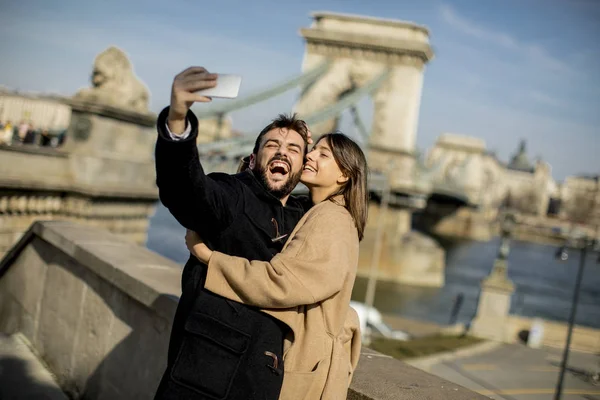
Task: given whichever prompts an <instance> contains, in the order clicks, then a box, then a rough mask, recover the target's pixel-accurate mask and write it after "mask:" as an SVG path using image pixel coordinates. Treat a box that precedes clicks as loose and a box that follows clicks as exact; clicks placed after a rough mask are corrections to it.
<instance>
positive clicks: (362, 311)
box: [350, 301, 410, 340]
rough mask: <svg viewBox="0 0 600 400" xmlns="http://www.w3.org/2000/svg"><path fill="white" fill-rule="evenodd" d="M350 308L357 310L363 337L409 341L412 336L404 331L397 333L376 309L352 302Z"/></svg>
mask: <svg viewBox="0 0 600 400" xmlns="http://www.w3.org/2000/svg"><path fill="white" fill-rule="evenodd" d="M350 307H352V308H354V309H355V310H356V313H357V314H358V319H359V320H360V331H361V333H362V337H363V338H364V337H366V336H371V337H384V338H388V339H395V340H408V339H410V335H409V334H408V333H406V332H403V331H397V330H394V329H392V328H390V327H389V326H388V325H387V324H386V323H385V322H383V317H382V316H381V313H380V312H379V311H378V310H377V309H376V308H375V307H369V306H367V305H366V304H364V303H359V302H357V301H351V302H350Z"/></svg>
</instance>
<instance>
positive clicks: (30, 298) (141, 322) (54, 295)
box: [0, 221, 485, 400]
mask: <svg viewBox="0 0 600 400" xmlns="http://www.w3.org/2000/svg"><path fill="white" fill-rule="evenodd" d="M180 279H181V268H180V267H179V266H178V265H176V264H174V263H173V262H171V261H169V260H167V259H165V258H163V257H161V256H159V255H157V254H155V253H153V252H151V251H149V250H147V249H145V248H142V247H140V246H136V245H134V244H132V243H126V242H122V241H121V240H120V239H119V237H118V236H116V235H114V234H111V233H108V232H106V231H104V230H100V229H96V228H92V227H86V226H82V225H80V224H76V223H71V222H57V221H53V222H39V223H36V224H34V225H33V226H32V227H31V228H30V229H29V230H28V231H27V233H26V234H25V235H24V236H23V237H22V238H21V240H20V241H19V243H18V244H16V245H15V246H14V247H13V248H12V249H11V251H10V252H9V253H8V254H7V256H6V257H5V258H4V259H3V260H2V262H1V263H0V332H2V333H7V334H12V333H15V332H21V333H22V334H23V335H24V336H25V337H26V338H27V340H28V341H29V342H30V343H31V345H32V347H33V350H34V352H36V353H37V354H38V356H39V357H41V358H42V359H43V361H44V362H45V363H46V365H47V366H48V367H49V368H50V370H51V371H52V372H53V373H54V375H55V376H56V378H57V380H58V383H59V384H60V385H61V387H62V389H63V390H64V391H65V392H66V393H67V394H68V395H69V396H71V397H72V398H75V399H76V398H82V396H84V395H85V398H86V399H90V400H94V399H110V400H118V399H134V398H135V399H151V398H152V396H153V394H154V391H155V390H156V387H157V386H158V382H159V379H160V377H161V375H162V372H163V370H164V367H165V362H166V354H167V345H168V338H169V333H170V326H171V321H172V317H173V314H174V311H175V308H176V304H177V300H178V294H179V287H180V286H179V285H180ZM348 398H349V399H355V400H359V399H360V400H365V399H381V400H384V399H385V400H387V399H390V400H391V399H399V398H402V399H406V400H417V399H434V398H436V399H447V400H459V399H461V400H462V399H466V398H468V399H484V398H485V397H483V396H480V395H478V394H476V393H473V392H470V391H468V390H467V389H465V388H462V387H460V386H457V385H455V384H452V383H450V382H447V381H444V380H443V379H440V378H437V377H435V376H433V375H429V374H427V373H425V372H422V371H420V370H418V369H416V368H413V367H410V366H408V365H406V364H404V363H402V362H400V361H397V360H394V359H393V358H391V357H388V356H385V355H382V354H379V353H376V352H374V351H372V350H370V349H368V348H365V349H364V351H363V354H362V355H361V360H360V362H359V366H358V370H357V371H356V374H355V377H354V380H353V382H352V386H351V388H350V391H349V393H348Z"/></svg>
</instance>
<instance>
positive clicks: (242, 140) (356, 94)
mask: <svg viewBox="0 0 600 400" xmlns="http://www.w3.org/2000/svg"><path fill="white" fill-rule="evenodd" d="M323 65H326V66H327V67H328V64H327V63H325V64H321V65H320V66H319V67H317V68H318V69H319V70H320V68H323ZM312 71H315V70H312ZM324 71H326V69H325V70H323V71H321V73H323V72H324ZM316 72H318V71H315V74H316ZM307 74H308V73H307ZM307 74H305V75H303V77H306V76H307ZM389 74H390V71H389V70H385V71H384V72H382V73H381V74H380V75H379V76H377V77H376V78H374V79H373V80H371V81H370V82H369V83H367V84H366V85H364V86H362V87H359V88H355V89H353V90H351V91H349V92H348V94H347V95H345V96H344V97H342V98H341V99H339V100H338V101H337V102H336V103H334V104H332V105H330V106H328V107H325V108H324V109H322V110H320V111H317V112H315V113H312V114H309V115H308V116H305V117H303V119H304V120H305V121H306V123H307V124H309V125H312V124H316V123H319V122H322V121H326V120H328V119H330V118H334V117H337V116H338V115H339V114H340V113H341V112H342V111H344V110H345V109H347V108H349V107H353V106H354V105H356V103H358V102H359V101H360V100H361V99H362V98H363V97H364V96H367V95H370V94H372V93H373V92H375V90H377V89H378V88H379V86H381V84H382V83H383V82H385V80H386V79H387V78H388V76H389ZM311 76H312V79H313V80H315V79H317V78H318V76H320V75H311ZM290 82H291V80H290V81H288V82H287V83H288V84H289V83H290ZM296 82H297V79H296ZM307 82H308V83H310V80H308V81H306V82H304V81H303V84H306V83H307ZM296 84H297V83H296ZM283 86H284V85H283V84H282V85H279V87H283ZM273 90H274V89H273ZM262 93H267V91H264V92H262ZM240 104H242V103H240ZM243 104H245V105H244V107H245V106H248V105H250V104H249V103H243ZM235 108H241V106H240V107H235ZM232 110H233V108H232ZM207 113H208V110H207V111H206V113H205V114H204V115H208V114H207ZM197 115H198V113H197ZM356 117H357V115H355V122H356V123H358V124H359V129H360V130H361V134H362V136H363V138H364V139H366V138H368V133H367V131H366V129H365V128H364V125H363V124H362V122H361V121H360V119H358V120H357V119H356ZM255 140H256V137H255V136H251V137H237V138H229V139H224V140H218V141H215V142H210V143H203V144H202V145H200V146H199V149H200V151H201V152H202V153H205V154H206V153H209V152H213V151H216V152H219V153H221V155H222V156H224V157H229V156H234V155H236V156H237V155H238V154H240V153H243V152H245V151H247V149H250V150H251V147H252V146H253V144H254V141H255Z"/></svg>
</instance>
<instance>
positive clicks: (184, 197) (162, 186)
mask: <svg viewBox="0 0 600 400" xmlns="http://www.w3.org/2000/svg"><path fill="white" fill-rule="evenodd" d="M216 79H217V76H216V75H215V74H210V73H208V71H206V69H204V68H202V67H191V68H188V69H186V70H185V71H183V72H181V73H180V74H179V75H177V76H176V77H175V79H174V81H173V86H172V92H171V104H170V107H168V108H166V109H164V110H163V111H162V112H161V113H160V115H159V117H158V121H157V129H158V140H157V144H156V175H157V185H158V188H159V195H160V199H161V201H162V203H163V204H164V205H165V206H166V207H167V208H168V209H169V211H170V212H171V213H172V214H173V216H174V217H175V218H176V219H177V220H178V221H179V223H181V224H182V225H183V226H184V227H186V228H187V229H190V230H193V231H196V232H198V233H199V234H200V236H201V237H202V238H203V239H204V240H205V242H206V243H207V245H209V246H210V247H211V248H212V249H215V250H218V251H222V252H224V253H227V254H232V255H238V256H241V257H245V258H248V259H252V260H265V261H266V260H270V259H271V258H272V257H273V256H274V255H275V254H277V253H278V252H279V251H281V249H282V247H283V245H284V243H285V240H286V238H287V236H288V235H289V234H290V233H291V232H292V230H293V228H294V226H295V225H296V223H297V222H298V221H299V220H300V218H301V217H302V215H303V214H304V211H305V208H306V207H305V204H304V203H303V202H301V201H300V200H299V199H296V198H294V197H292V196H290V193H291V191H292V190H293V189H294V187H295V186H296V184H297V183H298V182H299V180H300V175H301V173H302V167H303V161H304V155H305V154H306V146H307V143H308V141H309V136H310V133H309V131H308V128H307V126H306V124H305V123H304V121H301V120H298V119H296V118H295V117H286V116H283V115H280V116H279V118H277V119H275V120H273V122H272V123H271V124H269V125H268V126H267V127H265V128H264V129H263V130H262V132H261V133H260V134H259V135H258V137H257V139H256V144H255V147H254V150H253V154H252V155H251V156H250V162H249V169H247V170H245V171H243V172H241V173H239V174H236V175H228V174H223V173H212V174H209V175H206V174H205V173H204V171H203V169H202V165H201V164H200V160H199V157H198V149H197V147H196V138H197V135H198V121H197V119H196V117H195V116H194V114H193V113H192V112H190V111H189V109H190V107H191V105H192V104H193V103H194V102H207V101H210V99H208V98H206V97H202V96H199V95H198V94H195V92H196V91H198V90H201V89H205V88H210V87H214V86H215V85H216ZM205 279H206V266H205V265H204V264H201V263H200V262H199V261H198V260H197V259H196V258H195V257H193V256H190V259H189V260H188V262H187V264H186V265H185V268H184V271H183V275H182V296H181V298H180V300H179V305H178V307H177V311H176V314H175V319H174V321H173V328H172V331H171V339H170V344H169V354H168V362H167V364H168V365H167V370H166V372H165V374H164V376H163V379H162V380H161V383H160V386H159V388H158V391H157V394H156V399H248V400H251V399H260V400H265V399H267V400H276V399H277V398H278V397H279V392H280V389H281V383H282V381H283V362H282V358H283V354H282V352H283V340H284V337H285V334H286V332H287V329H288V328H287V327H286V326H285V325H283V324H282V323H280V322H278V321H277V320H275V319H273V318H271V317H270V316H268V315H266V314H263V313H261V312H260V311H258V310H257V309H255V308H252V307H248V306H245V305H242V304H239V303H235V302H232V301H230V300H227V299H224V298H222V297H219V296H217V295H215V294H212V293H211V292H208V291H206V290H204V282H205Z"/></svg>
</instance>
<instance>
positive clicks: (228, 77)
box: [196, 74, 242, 99]
mask: <svg viewBox="0 0 600 400" xmlns="http://www.w3.org/2000/svg"><path fill="white" fill-rule="evenodd" d="M241 84H242V77H241V76H240V75H234V74H217V86H215V87H213V88H209V89H202V90H199V91H197V92H196V94H199V95H201V96H206V97H218V98H223V99H235V98H236V97H237V96H238V93H239V91H240V85H241Z"/></svg>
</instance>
